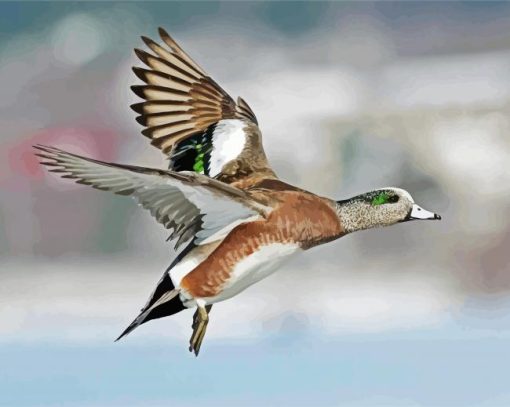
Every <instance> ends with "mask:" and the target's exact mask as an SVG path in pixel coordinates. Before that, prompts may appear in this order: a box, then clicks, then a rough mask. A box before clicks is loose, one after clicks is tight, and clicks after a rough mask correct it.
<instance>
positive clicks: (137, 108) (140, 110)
mask: <svg viewBox="0 0 510 407" xmlns="http://www.w3.org/2000/svg"><path fill="white" fill-rule="evenodd" d="M144 105H145V102H139V103H133V104H132V105H131V106H129V107H130V108H131V109H132V110H134V111H135V112H136V113H138V114H143V108H144Z"/></svg>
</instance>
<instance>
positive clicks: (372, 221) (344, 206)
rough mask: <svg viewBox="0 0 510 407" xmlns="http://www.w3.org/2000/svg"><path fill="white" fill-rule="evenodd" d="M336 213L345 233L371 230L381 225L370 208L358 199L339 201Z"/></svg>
mask: <svg viewBox="0 0 510 407" xmlns="http://www.w3.org/2000/svg"><path fill="white" fill-rule="evenodd" d="M336 213H337V215H338V218H339V219H340V223H341V224H342V227H343V229H344V230H345V233H352V232H356V231H358V230H365V229H371V228H374V227H377V226H379V224H380V222H378V219H377V216H375V215H376V214H375V213H374V211H373V210H371V208H370V206H368V205H366V204H365V203H364V202H362V201H360V200H359V199H356V198H351V199H346V200H343V201H337V202H336Z"/></svg>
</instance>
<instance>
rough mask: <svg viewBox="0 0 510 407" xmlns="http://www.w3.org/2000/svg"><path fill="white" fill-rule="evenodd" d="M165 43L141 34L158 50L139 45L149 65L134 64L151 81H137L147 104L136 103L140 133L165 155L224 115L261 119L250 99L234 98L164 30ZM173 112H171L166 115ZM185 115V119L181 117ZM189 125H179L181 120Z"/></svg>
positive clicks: (138, 52) (136, 89)
mask: <svg viewBox="0 0 510 407" xmlns="http://www.w3.org/2000/svg"><path fill="white" fill-rule="evenodd" d="M159 33H160V36H161V38H162V40H163V42H164V44H165V45H167V46H168V49H167V48H164V47H163V46H161V45H159V44H157V43H156V42H154V41H152V40H151V39H150V38H147V37H142V39H143V41H144V42H145V44H146V45H147V46H148V47H149V48H150V49H151V50H152V51H153V52H154V53H155V54H156V55H152V54H149V53H147V52H145V51H142V50H139V49H136V50H135V53H136V55H137V56H138V57H139V58H140V60H141V61H142V62H143V63H144V64H145V65H146V66H148V67H149V68H150V69H145V68H140V67H134V68H133V72H134V73H135V75H136V76H137V77H138V78H140V79H141V80H142V81H143V82H145V83H146V84H147V85H135V86H132V87H131V89H132V90H133V92H134V93H135V94H136V95H137V96H139V97H141V98H142V99H145V100H146V102H142V103H137V104H135V105H133V106H132V108H133V110H135V111H136V112H137V113H139V114H140V116H139V117H137V121H138V122H139V123H141V124H143V125H144V126H147V129H145V130H144V131H143V132H142V133H143V135H145V136H146V137H149V138H150V139H152V144H153V145H155V146H157V147H159V148H161V149H162V150H163V152H164V153H167V154H168V153H171V150H172V147H173V146H174V145H175V143H176V142H178V141H180V140H182V139H183V138H186V137H187V136H190V135H192V134H195V133H197V132H200V131H205V130H206V129H207V127H208V126H210V125H211V124H214V123H217V122H218V121H220V120H222V119H241V120H247V121H250V122H253V123H255V124H256V123H257V119H256V118H255V115H254V113H253V112H252V111H251V109H250V108H249V107H248V105H247V103H246V102H245V101H243V100H242V99H240V103H239V104H236V103H235V102H234V100H233V99H232V98H231V97H230V96H229V95H228V94H227V93H226V92H225V91H224V90H223V89H222V88H221V87H220V86H219V85H218V84H217V83H216V82H215V81H214V80H213V79H212V78H210V77H209V76H208V75H207V74H206V73H205V72H204V70H203V69H202V68H200V66H198V64H197V63H196V62H195V61H193V59H191V58H190V57H189V56H188V55H187V54H186V53H185V52H184V51H183V50H182V48H181V47H180V46H179V45H178V44H177V43H176V42H175V41H174V40H173V39H172V38H171V37H170V36H169V35H168V33H166V31H164V30H163V29H161V28H160V29H159ZM168 112H171V113H172V114H171V115H166V116H165V115H163V114H162V113H168ZM182 117H184V118H182ZM183 120H184V121H186V123H180V122H181V121H183Z"/></svg>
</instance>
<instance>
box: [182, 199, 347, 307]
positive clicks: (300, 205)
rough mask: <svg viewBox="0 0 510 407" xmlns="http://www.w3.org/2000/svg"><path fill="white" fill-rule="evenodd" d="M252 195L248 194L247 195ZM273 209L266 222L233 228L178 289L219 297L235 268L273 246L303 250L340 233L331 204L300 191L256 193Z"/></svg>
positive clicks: (199, 295)
mask: <svg viewBox="0 0 510 407" xmlns="http://www.w3.org/2000/svg"><path fill="white" fill-rule="evenodd" d="M250 193H251V192H250ZM253 193H254V194H257V195H262V194H264V197H262V196H258V198H260V199H262V198H265V200H266V201H267V202H271V203H272V206H273V207H274V209H273V211H272V212H271V213H270V215H269V216H268V218H267V219H262V220H257V221H254V222H250V223H244V224H241V225H239V226H237V227H236V228H234V229H233V230H232V231H231V232H230V233H229V235H228V236H227V237H226V238H225V239H224V240H223V242H222V243H221V244H220V245H219V246H218V247H217V248H216V249H215V250H214V251H213V253H211V255H210V256H209V257H208V258H207V259H206V260H205V261H203V262H202V263H201V264H199V265H198V266H197V267H196V268H195V269H194V270H193V271H191V272H190V273H189V274H187V275H186V276H185V277H184V278H183V279H182V281H181V286H182V288H184V289H185V290H186V291H188V292H189V293H190V294H191V295H193V296H194V297H195V298H196V297H198V298H200V297H212V296H215V295H217V294H219V293H220V292H221V290H222V287H223V285H224V284H225V282H227V281H228V279H229V277H230V273H231V272H232V270H233V268H234V266H235V265H236V264H237V263H238V262H239V261H241V260H242V259H244V258H246V257H248V256H249V255H250V254H252V253H254V252H256V251H257V250H258V249H259V248H260V247H261V246H265V245H270V244H272V243H297V244H299V245H300V246H301V247H302V248H303V249H308V248H310V247H313V246H316V245H318V244H321V243H325V242H328V241H331V240H333V239H336V238H338V237H340V236H342V235H343V230H342V227H341V225H340V222H339V220H338V217H337V215H336V211H335V209H334V207H333V204H332V203H331V202H330V201H329V200H327V199H325V198H320V197H318V196H316V195H313V194H310V193H307V192H302V191H301V190H265V191H261V190H257V191H253Z"/></svg>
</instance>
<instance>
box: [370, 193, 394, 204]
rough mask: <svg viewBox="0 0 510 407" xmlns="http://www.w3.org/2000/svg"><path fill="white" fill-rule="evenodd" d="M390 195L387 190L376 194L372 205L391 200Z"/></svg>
mask: <svg viewBox="0 0 510 407" xmlns="http://www.w3.org/2000/svg"><path fill="white" fill-rule="evenodd" d="M389 199H390V197H389V196H388V194H387V193H386V192H381V193H380V194H379V195H376V196H375V197H374V199H372V202H371V204H372V206H377V205H382V204H385V203H387V202H388V201H389Z"/></svg>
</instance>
